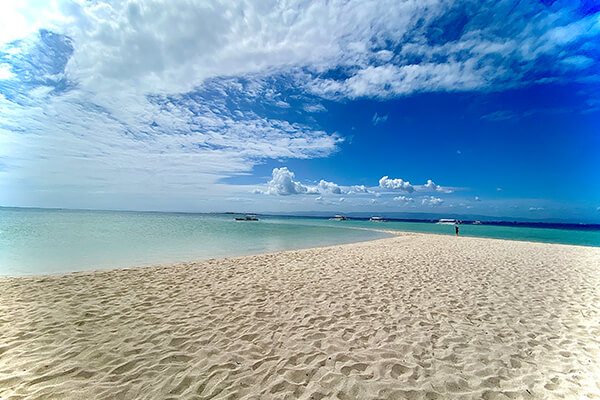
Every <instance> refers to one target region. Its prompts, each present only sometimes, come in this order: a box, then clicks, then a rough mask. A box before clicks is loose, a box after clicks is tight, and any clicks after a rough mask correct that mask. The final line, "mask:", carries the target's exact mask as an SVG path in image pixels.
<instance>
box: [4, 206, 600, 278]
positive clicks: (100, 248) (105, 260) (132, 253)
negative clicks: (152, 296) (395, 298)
mask: <svg viewBox="0 0 600 400" xmlns="http://www.w3.org/2000/svg"><path fill="white" fill-rule="evenodd" d="M233 217H234V216H233V215H219V214H181V213H143V212H113V211H75V210H41V209H10V208H4V209H0V275H26V274H47V273H57V272H70V271H82V270H90V269H104V268H113V267H130V266H138V265H152V264H161V263H171V262H179V261H191V260H201V259H207V258H215V257H226V256H235V255H246V254H258V253H265V252H272V251H279V250H288V249H298V248H306V247H315V246H325V245H332V244H340V243H350V242H356V241H362V240H371V239H377V238H382V237H386V236H388V235H387V234H384V233H381V232H376V231H372V230H369V229H371V228H375V229H386V230H399V231H412V232H426V233H438V234H449V235H451V234H454V226H452V225H436V224H430V223H411V222H396V221H390V222H369V221H356V220H349V221H329V220H327V219H315V218H299V217H271V216H261V217H260V221H258V222H238V221H235V220H234V219H233ZM365 228H369V229H365ZM460 234H461V235H463V236H479V237H490V238H501V239H515V240H530V241H539V242H549V243H566V244H578V245H587V246H600V231H577V230H561V229H543V228H525V227H502V226H489V225H461V227H460Z"/></svg>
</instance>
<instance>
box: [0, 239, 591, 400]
mask: <svg viewBox="0 0 600 400" xmlns="http://www.w3.org/2000/svg"><path fill="white" fill-rule="evenodd" d="M599 262H600V248H594V247H585V246H572V245H561V244H547V243H533V242H520V241H509V240H499V239H484V238H473V237H460V236H459V237H454V236H443V235H434V234H419V233H400V234H397V236H395V237H392V238H386V239H379V240H373V241H367V242H360V243H353V244H345V245H337V246H330V247H320V248H311V249H303V250H293V251H284V252H278V253H270V254H263V255H253V256H246V257H234V258H224V259H211V260H207V261H201V262H189V263H179V264H172V265H162V266H152V267H139V268H131V269H115V270H106V271H93V272H78V273H71V274H63V275H48V276H33V277H14V278H10V277H9V278H0V399H2V400H5V399H6V400H8V399H181V398H185V399H210V398H215V399H296V398H299V399H322V398H327V399H341V400H343V399H555V398H556V399H561V398H564V399H585V398H590V399H593V398H600V290H599V289H598V288H599V287H600V268H599Z"/></svg>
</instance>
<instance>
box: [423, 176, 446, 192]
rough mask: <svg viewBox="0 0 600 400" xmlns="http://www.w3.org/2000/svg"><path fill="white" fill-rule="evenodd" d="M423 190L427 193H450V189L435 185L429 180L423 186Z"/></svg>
mask: <svg viewBox="0 0 600 400" xmlns="http://www.w3.org/2000/svg"><path fill="white" fill-rule="evenodd" d="M423 189H424V190H427V191H433V192H439V193H452V192H453V190H452V189H448V188H445V187H442V186H440V185H436V184H435V182H433V181H432V180H431V179H428V180H427V183H426V184H424V185H423Z"/></svg>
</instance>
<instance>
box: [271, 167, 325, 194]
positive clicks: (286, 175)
mask: <svg viewBox="0 0 600 400" xmlns="http://www.w3.org/2000/svg"><path fill="white" fill-rule="evenodd" d="M264 193H265V194H275V195H280V196H289V195H292V194H316V193H317V192H316V191H315V190H314V189H312V188H309V187H308V186H306V185H303V184H302V183H300V182H298V181H295V180H294V173H293V172H292V171H290V170H289V169H287V167H281V168H273V174H272V178H271V180H270V181H269V182H268V183H267V189H266V190H265V191H264Z"/></svg>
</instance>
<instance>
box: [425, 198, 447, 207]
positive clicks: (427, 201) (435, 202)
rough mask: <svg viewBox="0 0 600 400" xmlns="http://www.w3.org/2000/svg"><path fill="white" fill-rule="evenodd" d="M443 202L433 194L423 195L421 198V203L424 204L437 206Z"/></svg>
mask: <svg viewBox="0 0 600 400" xmlns="http://www.w3.org/2000/svg"><path fill="white" fill-rule="evenodd" d="M443 202H444V200H442V199H440V198H439V197H433V196H429V197H424V198H423V199H421V204H423V205H424V206H438V205H440V204H442V203H443Z"/></svg>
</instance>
